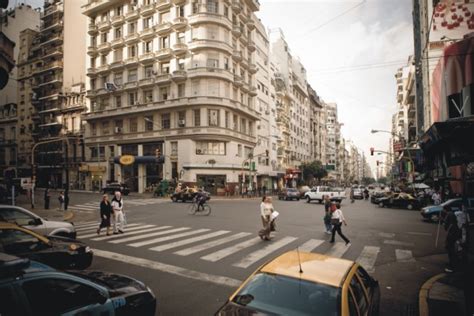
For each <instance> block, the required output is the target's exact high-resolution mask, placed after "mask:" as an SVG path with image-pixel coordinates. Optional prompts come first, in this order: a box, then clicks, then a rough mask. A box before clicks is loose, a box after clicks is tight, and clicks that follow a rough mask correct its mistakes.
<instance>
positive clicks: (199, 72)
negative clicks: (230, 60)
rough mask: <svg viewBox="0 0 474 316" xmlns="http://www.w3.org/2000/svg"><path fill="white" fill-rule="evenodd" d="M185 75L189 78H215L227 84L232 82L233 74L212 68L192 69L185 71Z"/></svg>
mask: <svg viewBox="0 0 474 316" xmlns="http://www.w3.org/2000/svg"><path fill="white" fill-rule="evenodd" d="M187 75H188V77H189V78H199V77H205V78H211V77H212V78H217V79H221V80H226V81H229V82H234V74H232V73H231V72H230V71H229V70H226V69H221V68H214V67H194V68H189V69H188V70H187Z"/></svg>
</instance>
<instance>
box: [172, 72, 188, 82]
mask: <svg viewBox="0 0 474 316" xmlns="http://www.w3.org/2000/svg"><path fill="white" fill-rule="evenodd" d="M186 78H187V73H186V71H185V70H175V71H173V73H172V74H171V79H173V81H183V80H186Z"/></svg>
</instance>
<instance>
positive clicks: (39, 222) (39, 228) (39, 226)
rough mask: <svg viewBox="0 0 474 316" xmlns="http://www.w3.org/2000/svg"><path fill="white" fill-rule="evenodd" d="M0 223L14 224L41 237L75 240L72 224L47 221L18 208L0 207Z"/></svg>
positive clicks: (74, 230)
mask: <svg viewBox="0 0 474 316" xmlns="http://www.w3.org/2000/svg"><path fill="white" fill-rule="evenodd" d="M0 221H4V222H9V223H15V224H17V225H18V226H22V227H25V228H27V229H29V230H32V231H34V232H36V233H39V234H41V235H46V236H51V235H55V236H64V237H69V238H74V239H75V238H76V229H75V228H74V225H73V224H72V223H68V222H59V221H49V220H47V219H44V218H41V217H39V216H38V215H36V214H34V213H32V212H30V211H28V210H27V209H24V208H22V207H18V206H11V205H0Z"/></svg>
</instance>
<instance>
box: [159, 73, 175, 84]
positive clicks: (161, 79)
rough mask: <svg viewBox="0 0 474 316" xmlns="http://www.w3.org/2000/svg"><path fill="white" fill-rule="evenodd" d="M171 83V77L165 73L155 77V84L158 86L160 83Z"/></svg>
mask: <svg viewBox="0 0 474 316" xmlns="http://www.w3.org/2000/svg"><path fill="white" fill-rule="evenodd" d="M169 82H171V75H170V74H167V73H163V74H159V75H156V77H155V83H157V84H160V83H169Z"/></svg>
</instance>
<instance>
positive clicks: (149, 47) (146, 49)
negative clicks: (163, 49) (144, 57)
mask: <svg viewBox="0 0 474 316" xmlns="http://www.w3.org/2000/svg"><path fill="white" fill-rule="evenodd" d="M152 51H153V41H147V42H145V43H143V52H144V53H151V52H152Z"/></svg>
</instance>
